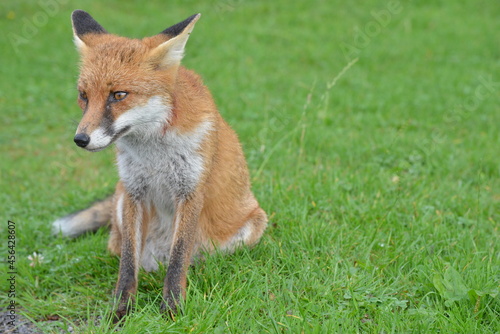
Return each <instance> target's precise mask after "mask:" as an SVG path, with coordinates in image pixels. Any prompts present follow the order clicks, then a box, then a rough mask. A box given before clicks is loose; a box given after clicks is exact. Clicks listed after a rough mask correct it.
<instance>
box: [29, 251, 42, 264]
mask: <svg viewBox="0 0 500 334" xmlns="http://www.w3.org/2000/svg"><path fill="white" fill-rule="evenodd" d="M28 260H30V261H31V263H30V267H34V266H36V265H38V264H42V262H43V255H42V254H38V253H37V252H33V255H28Z"/></svg>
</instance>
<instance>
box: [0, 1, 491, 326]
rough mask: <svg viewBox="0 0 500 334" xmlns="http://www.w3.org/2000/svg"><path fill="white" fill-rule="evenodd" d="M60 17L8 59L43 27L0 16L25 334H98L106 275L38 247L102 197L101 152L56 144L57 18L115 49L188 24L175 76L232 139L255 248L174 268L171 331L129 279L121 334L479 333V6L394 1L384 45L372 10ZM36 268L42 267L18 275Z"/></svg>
mask: <svg viewBox="0 0 500 334" xmlns="http://www.w3.org/2000/svg"><path fill="white" fill-rule="evenodd" d="M61 2H64V3H65V4H64V5H60V6H59V8H57V9H56V10H54V11H55V13H54V15H51V17H50V18H49V19H48V20H47V22H46V23H45V24H43V25H41V26H40V27H39V28H37V29H36V33H34V34H32V36H31V35H30V36H28V38H26V40H24V41H23V42H26V43H22V44H20V45H18V46H17V52H16V51H15V48H14V47H13V45H12V41H11V40H10V39H11V38H12V33H16V34H18V35H21V36H22V35H23V29H25V30H26V29H27V28H25V25H26V24H27V23H26V22H32V20H33V15H37V13H40V11H42V7H40V5H39V4H38V3H35V2H33V3H32V2H30V1H13V0H9V1H7V3H4V4H3V5H1V6H2V7H0V8H1V10H0V29H1V31H2V34H1V36H0V49H1V50H2V51H1V56H0V57H1V58H0V59H1V65H0V73H1V78H2V79H1V81H0V110H1V114H2V122H1V125H0V145H1V146H0V154H1V157H2V161H1V164H0V165H1V175H0V189H1V192H0V212H1V213H2V220H3V222H2V223H1V225H0V232H1V233H0V235H2V240H3V241H2V243H1V244H2V245H4V246H2V248H1V252H0V254H1V256H2V258H5V257H6V255H7V219H10V220H13V221H15V222H16V226H17V228H16V233H17V243H16V252H17V253H16V255H17V262H16V266H17V272H18V274H17V276H16V292H17V295H16V299H15V300H16V302H17V303H18V306H19V308H20V309H19V312H22V313H23V314H25V315H27V316H28V317H29V318H30V319H33V320H34V321H37V326H39V327H40V328H41V329H43V330H44V331H46V332H59V331H60V330H61V329H67V328H68V326H72V327H73V328H76V330H77V331H79V332H92V333H108V332H112V331H113V325H111V324H110V323H109V322H107V321H106V320H101V321H100V322H99V321H97V322H96V321H95V320H96V319H100V318H99V317H102V318H103V319H106V315H108V314H109V312H110V297H111V293H112V290H113V288H114V283H115V280H116V277H117V272H118V263H119V261H118V259H117V258H116V257H113V256H111V255H110V254H109V253H108V252H107V250H106V241H107V231H104V230H103V231H99V232H98V233H97V234H94V235H87V236H84V237H81V238H78V239H76V240H66V239H62V238H58V237H53V236H51V235H50V223H51V222H52V221H53V220H54V219H56V218H57V217H59V216H62V215H64V214H67V213H69V212H72V211H75V210H78V209H82V208H84V207H86V206H87V205H88V204H89V203H90V202H92V201H93V200H95V199H98V198H102V197H104V196H106V195H107V194H109V193H111V192H112V191H113V187H114V184H115V182H116V181H117V173H116V168H115V166H114V155H113V150H111V149H108V150H106V151H104V152H100V153H95V154H92V153H88V152H84V151H83V150H81V149H78V148H77V147H76V145H74V144H73V142H72V137H73V135H74V131H75V129H76V124H77V123H78V120H79V117H80V111H79V109H78V107H77V105H76V102H75V101H76V96H77V95H76V89H75V82H76V77H77V75H78V73H77V61H78V57H77V53H76V51H75V50H74V46H73V43H72V40H71V39H72V32H71V27H70V21H69V15H70V13H71V11H72V10H73V9H76V8H82V9H85V10H87V11H89V12H90V13H91V14H93V15H94V17H95V18H96V19H97V20H98V21H99V22H100V23H101V24H102V25H103V26H104V27H105V28H106V29H108V30H109V31H111V32H114V33H117V34H121V35H125V36H132V37H142V36H147V35H152V34H154V33H156V32H159V31H161V30H163V29H164V28H166V27H167V26H169V25H171V24H173V23H176V22H178V21H180V20H182V19H184V18H185V17H187V16H189V15H191V14H193V13H196V12H201V13H202V14H203V16H202V19H201V20H200V21H199V22H198V23H197V26H196V29H195V30H194V32H193V34H192V36H191V39H190V41H189V43H188V47H187V54H186V57H185V61H184V64H185V65H186V66H187V67H189V68H192V69H195V70H196V71H197V72H198V73H200V74H201V75H202V76H203V77H204V80H205V83H206V84H207V85H208V86H209V87H210V89H211V91H212V93H213V95H214V98H215V100H216V102H217V104H218V106H219V109H220V111H221V113H222V114H223V116H224V117H225V118H226V120H227V121H228V122H229V123H230V124H231V125H232V126H233V128H234V129H235V130H236V131H237V132H238V134H239V135H240V139H241V141H242V143H243V146H244V149H245V153H246V156H247V160H248V163H249V166H250V169H251V172H252V177H253V189H254V191H255V194H256V196H257V198H258V199H259V201H260V203H261V205H262V207H263V208H264V209H265V210H266V211H267V212H268V213H269V216H270V218H271V219H270V225H269V228H268V230H267V232H266V233H265V236H264V237H263V239H262V241H261V243H260V244H259V245H257V246H256V247H255V248H254V249H251V250H248V249H243V250H240V251H238V252H237V253H236V254H234V255H232V256H222V255H214V256H212V257H209V258H208V259H207V260H206V262H204V263H202V264H200V265H198V266H196V267H194V268H191V269H190V272H189V278H188V280H189V282H188V284H189V286H188V290H187V296H188V297H187V300H186V303H185V306H184V313H183V314H182V315H179V316H178V317H176V319H175V320H176V321H171V320H168V319H166V318H164V317H162V316H161V315H160V314H159V312H158V309H159V304H160V302H159V298H160V295H161V289H162V280H163V276H164V274H163V272H158V273H152V274H148V273H144V272H141V275H140V276H141V280H140V286H139V294H138V301H137V305H136V307H135V312H134V313H133V314H131V315H130V316H129V317H128V318H127V320H126V322H125V323H124V324H123V326H122V332H123V333H138V332H149V333H166V332H177V333H184V332H193V333H201V332H204V333H267V332H270V333H276V332H290V333H301V332H304V333H356V332H359V333H408V332H411V333H436V332H440V333H498V332H499V331H500V320H499V319H500V300H499V299H500V242H499V240H500V239H499V238H500V231H499V227H500V223H499V221H500V209H499V208H500V177H499V176H500V167H499V166H500V160H499V155H498V153H499V147H500V131H499V124H500V107H499V105H500V94H499V92H500V61H499V59H500V45H499V43H498V36H499V35H498V31H500V20H498V17H499V16H500V5H499V3H498V2H497V1H493V0H488V1H486V0H484V1H474V0H469V1H461V2H458V3H454V2H450V1H412V2H410V3H407V2H404V3H402V4H401V8H400V10H399V11H398V12H397V13H393V14H390V15H389V16H388V22H387V21H386V22H384V26H381V25H380V24H379V23H377V21H376V19H375V17H374V16H373V14H372V12H377V13H380V11H382V10H386V9H387V8H388V3H390V2H385V1H374V0H373V1H363V2H362V3H359V2H353V3H351V2H345V1H338V0H335V1H334V0H328V1H312V2H311V1H302V0H301V1H293V2H285V1H283V0H280V1H252V2H250V1H243V0H221V1H215V0H214V1H210V2H205V3H203V4H200V3H196V2H194V1H188V2H181V1H169V2H168V3H165V2H162V1H147V2H144V1H130V2H123V1H115V0H113V1H108V2H105V3H104V2H97V1H89V2H86V3H85V4H84V5H82V4H81V3H80V2H77V1H72V0H70V1H61ZM42 13H43V11H42ZM386 18H387V16H386ZM385 23H387V24H385ZM370 29H371V30H370ZM360 31H362V32H365V33H366V32H367V33H369V35H370V36H368V37H366V36H365V37H364V38H363V37H360V35H359V34H360ZM346 45H347V46H349V47H350V49H349V50H351V51H352V50H355V51H353V52H351V53H349V54H345V52H343V49H345V46H346ZM355 58H357V61H356V60H355ZM350 61H353V63H352V66H351V67H349V68H347V67H346V66H347V64H348V63H349V62H350ZM343 69H344V72H343V74H342V75H340V77H338V78H337V79H338V80H336V81H335V82H334V84H333V85H332V81H334V78H336V77H337V76H338V75H339V73H341V72H342V70H343ZM485 81H486V82H488V81H490V82H493V83H490V84H488V83H486V84H485ZM35 251H36V252H38V253H40V254H42V255H43V256H44V260H43V263H41V264H39V265H36V266H35V267H31V266H30V265H29V264H30V260H28V258H27V257H28V255H30V254H32V253H33V252H35ZM4 269H5V270H4ZM6 269H7V266H6V263H5V262H3V263H2V270H1V274H0V281H1V282H2V283H1V285H0V286H1V287H2V291H6V290H7V288H8V287H7V286H6V285H5V284H6V283H5V282H6V279H7V274H5V273H6ZM4 286H5V289H4ZM9 300H10V299H9V298H8V297H7V296H6V295H5V294H3V293H2V294H1V295H0V303H1V304H0V305H1V306H6V305H7V303H8V302H9ZM55 315H58V316H59V317H60V318H59V320H57V321H45V320H46V319H47V318H49V317H53V316H55Z"/></svg>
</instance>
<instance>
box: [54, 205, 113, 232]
mask: <svg viewBox="0 0 500 334" xmlns="http://www.w3.org/2000/svg"><path fill="white" fill-rule="evenodd" d="M112 205H113V196H110V197H108V198H106V199H104V200H101V201H98V202H95V203H94V204H92V205H91V206H90V207H89V208H87V209H84V210H81V211H77V212H74V213H72V214H69V215H67V216H64V217H62V218H59V219H58V220H56V221H55V222H53V223H52V233H53V234H59V233H61V234H62V235H63V236H65V237H70V238H75V237H77V236H79V235H82V234H83V233H86V232H93V231H96V230H97V229H99V228H100V227H101V226H107V225H108V224H109V221H110V220H111V213H112Z"/></svg>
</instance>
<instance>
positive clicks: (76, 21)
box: [71, 9, 107, 35]
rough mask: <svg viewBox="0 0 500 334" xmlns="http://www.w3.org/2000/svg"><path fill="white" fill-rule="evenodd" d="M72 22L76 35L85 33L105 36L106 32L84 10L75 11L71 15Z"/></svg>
mask: <svg viewBox="0 0 500 334" xmlns="http://www.w3.org/2000/svg"><path fill="white" fill-rule="evenodd" d="M71 19H72V21H73V28H74V29H75V32H76V34H77V35H84V34H87V33H94V34H105V33H107V31H106V30H105V29H104V28H103V27H101V25H100V24H99V23H97V21H96V20H94V18H93V17H92V16H91V15H90V14H89V13H87V12H86V11H84V10H81V9H77V10H75V11H73V13H72V14H71Z"/></svg>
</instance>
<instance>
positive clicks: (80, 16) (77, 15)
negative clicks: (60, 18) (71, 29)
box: [71, 9, 90, 20]
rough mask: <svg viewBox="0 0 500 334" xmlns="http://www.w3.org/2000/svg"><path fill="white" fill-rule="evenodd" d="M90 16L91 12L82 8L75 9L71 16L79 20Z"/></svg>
mask: <svg viewBox="0 0 500 334" xmlns="http://www.w3.org/2000/svg"><path fill="white" fill-rule="evenodd" d="M89 16H90V14H89V13H87V12H86V11H84V10H81V9H77V10H74V11H73V13H71V18H72V19H73V20H78V19H80V20H81V19H83V18H88V17H89Z"/></svg>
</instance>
